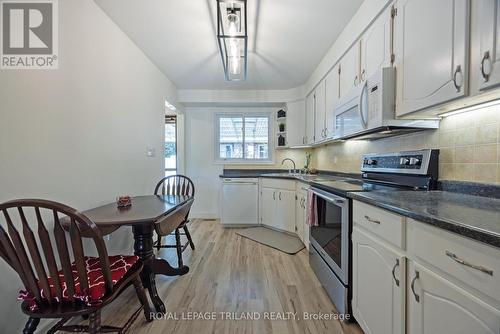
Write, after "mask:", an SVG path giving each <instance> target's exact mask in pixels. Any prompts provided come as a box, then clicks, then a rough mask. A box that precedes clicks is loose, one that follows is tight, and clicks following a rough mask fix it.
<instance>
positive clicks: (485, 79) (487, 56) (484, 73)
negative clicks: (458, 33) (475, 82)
mask: <svg viewBox="0 0 500 334" xmlns="http://www.w3.org/2000/svg"><path fill="white" fill-rule="evenodd" d="M486 60H488V61H490V52H489V51H486V52H485V53H484V55H483V59H481V74H482V75H483V79H484V81H485V82H486V81H488V80H489V79H490V73H489V71H488V73H486V71H485V69H484V63H485V61H486Z"/></svg>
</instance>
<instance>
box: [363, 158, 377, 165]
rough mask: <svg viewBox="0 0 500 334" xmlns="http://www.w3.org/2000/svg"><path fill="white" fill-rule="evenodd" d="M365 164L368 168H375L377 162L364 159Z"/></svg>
mask: <svg viewBox="0 0 500 334" xmlns="http://www.w3.org/2000/svg"><path fill="white" fill-rule="evenodd" d="M365 164H366V165H368V166H376V165H377V160H373V159H366V160H365Z"/></svg>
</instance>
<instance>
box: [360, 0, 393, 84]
mask: <svg viewBox="0 0 500 334" xmlns="http://www.w3.org/2000/svg"><path fill="white" fill-rule="evenodd" d="M391 9H392V7H389V8H387V9H386V10H385V11H384V12H383V13H382V14H381V15H380V16H379V17H378V18H377V19H376V20H375V22H374V23H373V24H372V25H371V26H370V27H369V28H368V30H367V31H366V33H365V34H364V35H363V36H362V37H361V74H360V78H361V81H362V82H364V81H366V79H367V78H369V77H371V76H372V75H373V74H375V73H376V72H377V71H378V70H379V69H380V68H382V67H387V66H391V38H392V37H391V22H392V19H391Z"/></svg>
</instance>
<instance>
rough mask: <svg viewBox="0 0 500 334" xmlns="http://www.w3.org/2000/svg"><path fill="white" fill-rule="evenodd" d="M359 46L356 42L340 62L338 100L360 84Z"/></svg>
mask: <svg viewBox="0 0 500 334" xmlns="http://www.w3.org/2000/svg"><path fill="white" fill-rule="evenodd" d="M359 46H360V42H359V41H357V42H356V43H355V44H354V45H353V46H352V47H351V48H350V49H349V51H347V53H346V54H345V55H344V57H342V59H341V60H340V98H342V97H344V96H345V95H346V94H347V93H348V92H349V91H350V90H351V89H352V88H353V87H356V86H357V85H359V83H360V81H359V75H360V74H359V52H360V51H359V49H360V47H359Z"/></svg>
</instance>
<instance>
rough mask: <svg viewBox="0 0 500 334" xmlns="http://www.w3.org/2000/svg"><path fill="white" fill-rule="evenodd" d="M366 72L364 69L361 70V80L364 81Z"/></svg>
mask: <svg viewBox="0 0 500 334" xmlns="http://www.w3.org/2000/svg"><path fill="white" fill-rule="evenodd" d="M365 78H366V73H365V70H363V71H361V81H365Z"/></svg>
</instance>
